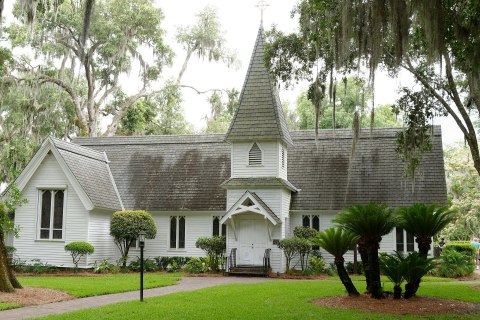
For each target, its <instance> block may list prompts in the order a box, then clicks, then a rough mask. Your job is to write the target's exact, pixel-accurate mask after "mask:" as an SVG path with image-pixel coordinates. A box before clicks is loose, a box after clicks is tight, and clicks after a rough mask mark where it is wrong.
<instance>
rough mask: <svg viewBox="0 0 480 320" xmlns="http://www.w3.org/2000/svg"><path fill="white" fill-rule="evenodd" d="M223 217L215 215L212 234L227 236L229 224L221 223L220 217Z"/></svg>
mask: <svg viewBox="0 0 480 320" xmlns="http://www.w3.org/2000/svg"><path fill="white" fill-rule="evenodd" d="M221 218H222V217H213V225H212V235H213V236H220V235H221V236H222V237H225V236H226V235H227V225H226V224H220V219H221Z"/></svg>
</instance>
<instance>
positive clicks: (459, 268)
mask: <svg viewBox="0 0 480 320" xmlns="http://www.w3.org/2000/svg"><path fill="white" fill-rule="evenodd" d="M474 270H475V263H474V262H473V260H472V258H471V257H470V256H469V254H468V253H467V254H466V253H465V252H463V253H462V252H458V251H456V250H446V251H444V252H443V254H442V256H441V260H440V266H439V268H438V270H437V272H438V274H439V275H440V276H442V277H449V278H456V277H463V276H468V275H469V274H472V273H473V271H474Z"/></svg>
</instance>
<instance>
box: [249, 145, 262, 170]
mask: <svg viewBox="0 0 480 320" xmlns="http://www.w3.org/2000/svg"><path fill="white" fill-rule="evenodd" d="M248 164H249V165H261V164H262V150H261V149H260V147H259V146H258V144H257V143H256V142H255V143H254V144H253V146H252V147H251V148H250V151H249V152H248Z"/></svg>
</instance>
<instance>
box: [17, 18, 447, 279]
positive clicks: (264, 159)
mask: <svg viewBox="0 0 480 320" xmlns="http://www.w3.org/2000/svg"><path fill="white" fill-rule="evenodd" d="M398 130H401V129H393V128H388V129H374V130H373V131H372V132H370V129H367V130H364V131H362V136H361V138H360V141H359V143H358V146H357V152H356V156H355V158H354V161H353V163H352V164H349V158H350V152H351V141H352V140H351V139H352V135H351V132H350V130H336V131H335V132H333V131H332V130H322V131H320V133H319V136H318V140H317V141H315V134H314V132H313V131H292V132H289V130H288V128H287V125H286V121H285V119H284V115H283V111H282V107H281V104H280V100H279V97H278V93H277V90H276V87H275V85H274V83H273V81H272V79H271V77H270V75H269V73H268V70H267V69H266V68H265V66H264V34H263V28H262V27H260V29H259V31H258V36H257V39H256V42H255V46H254V49H253V53H252V57H251V61H250V65H249V68H248V72H247V75H246V77H245V83H244V86H243V89H242V92H241V96H240V100H239V105H238V108H237V110H236V112H235V115H234V117H233V120H232V123H231V125H230V129H229V130H228V132H227V134H209V135H173V136H130V137H120V136H117V137H110V138H76V139H74V140H73V141H72V143H69V142H65V141H61V140H58V139H55V138H48V139H46V140H45V141H44V143H43V145H42V146H41V148H40V149H39V151H38V152H37V153H36V154H35V156H34V157H33V159H32V160H31V161H30V162H29V164H28V165H27V166H26V168H25V169H24V171H23V172H22V173H21V175H20V176H19V177H18V178H17V180H16V182H15V183H16V185H17V187H18V188H19V189H20V190H21V191H22V192H23V194H24V196H25V197H26V198H27V199H28V203H27V204H26V205H24V206H22V207H20V208H19V209H18V210H17V212H16V214H15V223H16V224H17V225H18V226H19V227H20V234H19V237H18V238H17V239H11V241H12V244H13V245H14V246H15V248H16V249H17V251H16V253H15V255H16V257H18V258H20V259H21V260H25V261H27V263H28V262H29V261H30V260H32V259H40V260H41V261H42V262H44V263H49V264H52V265H57V266H65V267H71V266H72V262H71V258H70V256H69V254H68V253H67V252H65V250H64V246H65V244H67V243H69V242H73V241H88V242H90V243H91V244H93V245H94V246H95V253H94V254H93V255H91V256H88V257H86V258H84V259H83V260H82V261H81V263H80V266H82V267H91V266H92V265H93V263H94V262H95V261H101V260H103V259H110V260H111V262H113V263H114V262H115V261H116V260H117V259H118V258H119V251H118V249H117V248H116V246H115V244H114V242H113V240H112V238H111V236H110V235H109V227H110V219H111V216H112V213H113V212H115V211H117V210H123V209H144V210H147V211H148V212H150V213H151V214H152V216H153V217H154V219H155V221H156V223H157V227H158V234H157V237H156V238H155V239H152V240H147V242H146V251H145V252H146V256H148V257H159V256H189V257H191V256H203V255H204V253H203V252H202V251H201V250H200V249H197V248H195V241H196V240H197V239H198V238H199V237H202V236H212V235H219V234H222V235H226V238H227V250H226V254H227V256H230V255H231V254H233V253H235V258H236V263H237V264H238V265H262V264H263V258H264V256H265V252H266V250H267V249H271V250H268V251H269V252H270V257H271V262H270V263H271V268H272V270H273V271H274V272H281V271H283V270H284V269H285V261H284V260H285V259H284V257H283V254H282V252H281V251H280V250H279V249H278V247H277V246H276V243H277V242H278V240H280V239H283V238H286V237H291V236H293V228H294V227H295V226H299V225H304V226H311V227H313V228H315V229H317V230H322V229H325V228H327V227H330V226H332V223H331V220H332V218H333V217H334V216H335V214H336V213H337V212H338V211H340V210H341V209H343V208H346V207H348V206H351V205H353V204H366V203H368V202H371V201H375V202H379V203H386V204H388V205H390V206H392V207H399V206H406V205H410V204H412V203H415V202H426V203H431V202H436V203H441V204H445V203H446V201H447V195H446V183H445V175H444V168H443V151H442V141H441V140H442V139H441V130H440V128H439V127H435V130H434V135H433V137H432V139H433V148H432V151H431V152H429V153H427V154H425V157H424V161H423V164H424V165H422V166H420V168H419V169H418V172H417V176H416V179H415V184H414V185H412V181H411V180H408V179H404V177H403V164H402V163H401V161H400V160H399V159H398V158H397V156H396V154H395V151H394V148H395V140H396V137H395V135H396V133H397V132H398ZM349 166H350V175H349V174H348V172H349ZM415 245H416V244H415V243H414V241H413V238H412V237H410V236H407V235H406V234H404V232H403V231H402V230H395V231H394V232H392V233H391V234H389V235H387V236H385V237H384V238H383V240H382V242H381V250H383V251H393V250H404V251H409V250H412V249H413V248H414V246H415ZM136 255H138V250H137V249H135V248H134V249H132V250H131V252H130V256H131V257H135V256H136Z"/></svg>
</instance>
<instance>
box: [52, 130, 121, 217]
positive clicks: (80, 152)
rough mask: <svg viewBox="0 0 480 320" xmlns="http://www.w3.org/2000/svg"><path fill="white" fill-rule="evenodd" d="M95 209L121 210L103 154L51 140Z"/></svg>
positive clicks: (106, 159)
mask: <svg viewBox="0 0 480 320" xmlns="http://www.w3.org/2000/svg"><path fill="white" fill-rule="evenodd" d="M51 139H52V141H53V143H54V145H55V146H56V147H57V149H58V151H59V153H60V155H61V156H62V158H63V159H64V160H65V163H66V164H67V165H68V167H69V169H70V170H71V172H72V173H73V175H74V176H75V178H76V179H77V181H78V182H79V183H80V185H81V186H82V188H83V190H85V192H86V194H87V195H88V197H89V198H90V200H91V201H92V203H93V205H94V206H95V207H96V208H104V209H115V210H120V209H122V208H123V204H122V200H121V198H120V195H119V194H118V190H117V187H116V185H115V181H114V180H113V176H112V175H111V173H110V168H109V166H108V158H107V156H106V154H105V153H103V152H98V151H96V150H93V149H89V148H85V147H82V146H79V145H76V144H72V143H68V142H65V141H63V140H59V139H56V138H51Z"/></svg>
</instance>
